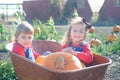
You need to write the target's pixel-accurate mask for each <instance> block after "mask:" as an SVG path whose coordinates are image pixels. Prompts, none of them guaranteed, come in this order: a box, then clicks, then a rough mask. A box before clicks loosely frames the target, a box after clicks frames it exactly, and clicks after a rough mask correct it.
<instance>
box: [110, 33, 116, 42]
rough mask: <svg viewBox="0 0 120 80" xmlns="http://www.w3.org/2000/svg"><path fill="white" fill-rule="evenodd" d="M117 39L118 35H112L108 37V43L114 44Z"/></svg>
mask: <svg viewBox="0 0 120 80" xmlns="http://www.w3.org/2000/svg"><path fill="white" fill-rule="evenodd" d="M116 38H117V35H116V34H115V33H112V34H110V35H109V36H108V41H109V42H112V41H114V40H116Z"/></svg>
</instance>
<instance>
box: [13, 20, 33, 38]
mask: <svg viewBox="0 0 120 80" xmlns="http://www.w3.org/2000/svg"><path fill="white" fill-rule="evenodd" d="M20 33H25V34H26V33H29V34H33V35H34V29H33V27H32V25H30V24H29V23H28V22H26V21H24V22H21V23H20V24H18V26H17V28H16V32H15V40H16V39H17V38H18V36H19V34H20Z"/></svg>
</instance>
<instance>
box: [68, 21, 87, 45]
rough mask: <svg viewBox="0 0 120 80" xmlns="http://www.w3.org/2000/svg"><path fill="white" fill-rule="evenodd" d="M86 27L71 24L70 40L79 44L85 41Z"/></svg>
mask: <svg viewBox="0 0 120 80" xmlns="http://www.w3.org/2000/svg"><path fill="white" fill-rule="evenodd" d="M85 27H86V25H84V24H80V23H76V24H73V25H72V27H71V30H70V38H71V40H72V42H73V43H77V42H80V41H82V40H84V39H85V36H86V28H85Z"/></svg>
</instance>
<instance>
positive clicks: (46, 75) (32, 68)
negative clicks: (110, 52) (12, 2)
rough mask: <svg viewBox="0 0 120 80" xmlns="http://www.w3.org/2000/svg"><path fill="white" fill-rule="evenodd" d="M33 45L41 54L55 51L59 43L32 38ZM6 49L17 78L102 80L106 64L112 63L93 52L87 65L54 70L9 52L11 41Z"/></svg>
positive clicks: (33, 79) (31, 79)
mask: <svg viewBox="0 0 120 80" xmlns="http://www.w3.org/2000/svg"><path fill="white" fill-rule="evenodd" d="M33 47H34V49H35V50H36V52H37V53H41V54H42V53H44V52H45V51H51V52H56V51H58V50H59V49H60V48H61V45H60V44H59V43H57V42H53V41H44V40H43V41H42V40H34V41H33ZM6 49H7V50H8V51H9V52H10V56H11V61H12V64H13V67H14V70H15V73H16V75H17V77H18V79H19V80H103V78H104V75H105V72H106V70H107V67H108V65H110V64H111V63H112V61H111V60H110V59H109V58H107V57H104V56H100V55H97V54H94V56H93V57H94V59H93V62H92V63H91V66H89V67H86V68H83V69H80V70H70V71H56V70H51V69H48V68H46V67H43V66H41V65H39V64H37V63H35V62H32V61H30V60H28V59H26V58H24V57H21V56H19V55H17V54H15V53H13V52H11V50H12V43H9V44H8V45H7V46H6Z"/></svg>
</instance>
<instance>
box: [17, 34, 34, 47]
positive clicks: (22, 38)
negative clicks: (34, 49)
mask: <svg viewBox="0 0 120 80" xmlns="http://www.w3.org/2000/svg"><path fill="white" fill-rule="evenodd" d="M32 40H33V34H29V33H20V34H19V36H18V38H17V42H18V43H19V44H21V45H22V46H23V47H24V48H28V47H29V46H30V45H31V43H32Z"/></svg>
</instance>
